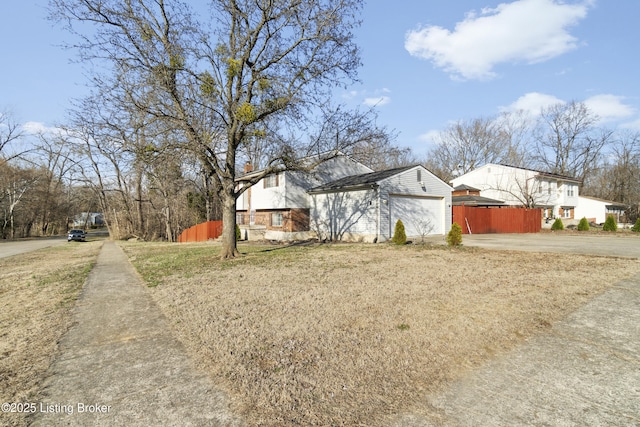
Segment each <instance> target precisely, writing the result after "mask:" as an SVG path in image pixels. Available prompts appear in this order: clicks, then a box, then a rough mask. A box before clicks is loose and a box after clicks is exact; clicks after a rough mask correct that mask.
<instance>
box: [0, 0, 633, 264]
mask: <svg viewBox="0 0 640 427" xmlns="http://www.w3.org/2000/svg"><path fill="white" fill-rule="evenodd" d="M49 6H50V18H51V19H52V20H53V21H55V22H56V23H58V24H60V25H62V26H63V27H64V28H66V29H67V30H68V31H69V32H70V34H71V35H72V36H73V37H72V40H73V41H72V42H70V43H69V45H68V48H70V49H74V50H75V51H76V52H77V53H78V57H79V59H80V60H82V61H85V63H86V64H87V65H88V67H87V73H88V74H89V75H90V77H91V80H90V83H89V86H90V88H91V91H90V93H89V95H88V96H86V97H85V98H84V99H80V100H77V101H75V104H74V105H73V106H72V108H71V111H70V114H69V119H68V121H67V122H66V123H64V124H61V125H59V126H58V127H57V129H56V131H55V132H46V133H42V134H40V135H38V137H37V138H36V139H37V141H36V142H30V143H29V145H28V149H24V150H20V149H16V147H19V146H21V142H23V141H24V140H25V136H24V135H21V134H20V127H19V126H18V125H17V124H16V123H14V122H12V121H11V120H10V115H7V114H5V115H2V116H1V117H2V118H3V120H4V124H0V132H2V133H1V134H0V156H1V158H2V160H0V181H1V184H0V185H1V186H2V195H1V196H0V197H2V198H1V199H0V204H1V206H2V212H3V221H4V222H3V228H2V236H3V237H5V238H6V237H17V236H26V235H33V234H49V233H57V232H59V231H60V230H62V229H64V228H66V227H67V225H68V224H69V220H70V218H71V217H72V216H73V215H76V214H77V213H79V212H87V211H92V210H95V211H98V212H102V213H103V214H104V219H105V221H106V225H107V226H108V227H109V231H110V233H111V235H112V236H113V237H115V238H123V237H128V236H138V237H141V238H144V239H154V238H159V239H166V240H169V241H173V240H175V238H176V237H177V235H178V234H179V233H180V231H181V230H182V229H184V228H186V227H188V226H190V225H193V224H194V223H197V222H200V221H203V220H210V219H222V220H223V222H224V230H223V235H222V238H223V250H222V256H223V257H225V258H230V257H234V256H236V255H237V254H238V252H237V248H236V240H235V239H236V237H235V223H236V217H235V201H236V199H237V198H238V197H239V196H240V195H242V193H243V192H244V191H246V190H247V189H248V188H249V187H250V186H251V185H254V184H255V183H257V182H258V181H259V180H260V179H262V178H263V177H264V176H266V175H268V174H272V173H276V172H281V171H284V170H310V169H312V168H313V167H314V166H315V165H316V164H318V163H320V162H322V161H326V160H327V159H329V158H331V157H332V156H335V155H337V154H338V153H346V154H349V155H352V156H353V157H354V158H355V159H356V160H359V161H361V162H363V163H364V164H367V165H369V166H370V167H372V168H373V169H374V170H381V169H384V168H388V167H394V166H401V165H406V164H415V163H424V164H425V165H426V166H427V167H428V168H429V169H430V170H432V171H433V172H434V173H435V174H436V175H438V176H440V177H441V178H442V179H443V180H445V181H449V180H450V179H451V178H452V177H453V176H455V175H456V174H460V173H465V172H467V171H469V170H471V169H473V168H475V167H478V166H481V165H482V164H484V163H487V162H496V163H508V164H511V165H515V166H527V167H536V168H539V169H544V170H546V171H548V172H553V173H558V174H563V175H570V176H574V177H577V178H579V179H581V180H582V182H583V189H582V192H583V193H584V194H592V195H595V196H599V197H603V198H607V199H612V200H615V201H620V202H623V203H625V204H626V205H628V206H629V209H630V210H631V212H635V215H637V204H638V194H639V191H638V188H637V187H638V182H639V181H640V180H639V179H638V137H637V135H636V134H622V133H614V132H610V131H606V130H603V129H601V128H600V127H598V126H597V124H598V120H597V117H595V116H594V115H593V114H592V113H591V112H590V111H589V110H588V109H587V108H586V106H585V105H584V104H583V103H579V102H572V103H569V104H562V105H558V106H553V107H551V108H549V109H547V110H545V111H543V112H542V114H541V115H540V116H539V117H537V118H535V120H534V119H531V118H530V117H526V116H524V115H523V114H521V113H510V114H503V115H500V116H499V117H492V118H478V119H472V120H461V121H459V122H457V123H454V124H453V125H451V126H450V127H449V128H447V129H446V130H445V131H443V132H441V133H440V134H439V136H438V137H437V138H436V140H435V142H434V144H433V148H432V149H431V150H430V151H429V152H428V155H427V158H426V159H419V158H417V156H416V155H415V154H414V153H412V152H411V150H409V149H407V148H403V147H401V146H399V145H397V143H396V141H397V136H398V135H397V134H396V133H395V132H394V131H390V130H388V129H387V128H386V127H384V126H380V125H379V124H378V123H377V117H376V114H375V110H373V109H366V110H360V109H357V108H356V109H353V108H349V107H347V106H346V105H342V104H340V103H338V102H337V100H336V97H335V96H334V92H335V89H336V88H337V87H341V86H342V87H346V86H348V85H349V84H352V83H353V82H355V81H357V70H358V68H359V66H360V55H359V48H358V45H357V44H356V42H355V38H354V30H355V29H356V28H357V27H358V26H359V24H360V21H359V11H360V10H361V9H362V7H363V0H310V1H304V2H301V1H298V0H264V1H263V0H260V1H256V0H214V1H211V2H207V3H206V5H204V4H202V5H192V4H186V3H183V2H180V1H178V0H129V1H125V2H123V1H120V0H101V1H97V0H50V2H49ZM246 163H249V164H251V165H252V167H253V168H254V170H258V171H260V172H259V173H255V174H251V175H248V176H244V175H242V170H243V166H244V165H245V164H246Z"/></svg>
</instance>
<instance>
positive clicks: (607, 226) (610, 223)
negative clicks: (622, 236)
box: [602, 215, 618, 232]
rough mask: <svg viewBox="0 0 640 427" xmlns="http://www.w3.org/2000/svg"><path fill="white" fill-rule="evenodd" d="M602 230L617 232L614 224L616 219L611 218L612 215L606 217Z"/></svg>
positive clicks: (616, 226) (616, 225)
mask: <svg viewBox="0 0 640 427" xmlns="http://www.w3.org/2000/svg"><path fill="white" fill-rule="evenodd" d="M602 230H603V231H614V232H615V231H617V230H618V224H616V219H615V218H614V217H613V215H609V216H607V220H606V221H605V222H604V225H603V226H602Z"/></svg>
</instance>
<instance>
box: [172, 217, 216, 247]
mask: <svg viewBox="0 0 640 427" xmlns="http://www.w3.org/2000/svg"><path fill="white" fill-rule="evenodd" d="M221 234H222V221H207V222H203V223H201V224H198V225H194V226H193V227H189V228H187V229H186V230H184V231H183V232H182V233H180V236H179V237H178V242H180V243H186V242H206V241H207V240H209V239H217V238H218V237H220V235H221Z"/></svg>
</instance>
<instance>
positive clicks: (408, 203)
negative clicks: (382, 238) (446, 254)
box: [389, 194, 445, 237]
mask: <svg viewBox="0 0 640 427" xmlns="http://www.w3.org/2000/svg"><path fill="white" fill-rule="evenodd" d="M389 205H390V206H389V208H390V211H391V215H390V218H391V221H390V224H389V227H390V228H389V235H393V230H394V228H395V224H396V222H397V221H398V220H401V221H402V223H403V224H404V230H405V233H406V235H407V237H416V236H426V235H431V234H444V233H445V231H444V229H445V225H444V224H445V218H444V212H445V209H444V207H445V202H444V198H442V197H439V198H436V197H418V196H411V195H400V194H393V195H390V196H389Z"/></svg>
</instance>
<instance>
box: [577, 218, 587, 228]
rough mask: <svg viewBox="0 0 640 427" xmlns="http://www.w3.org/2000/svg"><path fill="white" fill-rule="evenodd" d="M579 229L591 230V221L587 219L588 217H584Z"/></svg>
mask: <svg viewBox="0 0 640 427" xmlns="http://www.w3.org/2000/svg"><path fill="white" fill-rule="evenodd" d="M578 231H589V221H588V220H587V218H585V217H582V219H581V220H580V222H579V223H578Z"/></svg>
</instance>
